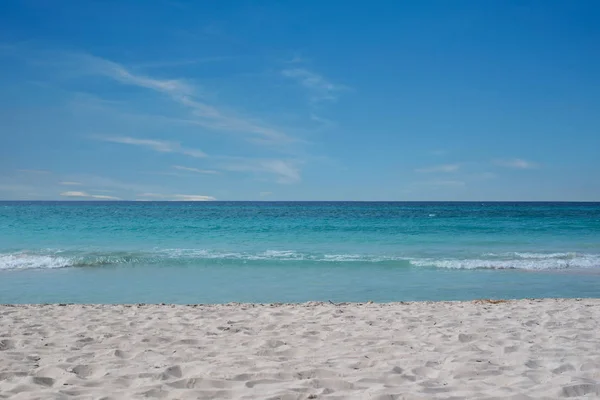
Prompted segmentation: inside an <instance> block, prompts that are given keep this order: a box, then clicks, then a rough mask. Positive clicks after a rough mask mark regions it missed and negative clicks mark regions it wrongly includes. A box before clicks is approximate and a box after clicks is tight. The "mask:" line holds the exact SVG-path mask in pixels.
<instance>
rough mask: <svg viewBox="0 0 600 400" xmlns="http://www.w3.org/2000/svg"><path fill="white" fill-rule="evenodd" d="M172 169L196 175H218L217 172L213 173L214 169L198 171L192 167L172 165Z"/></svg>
mask: <svg viewBox="0 0 600 400" xmlns="http://www.w3.org/2000/svg"><path fill="white" fill-rule="evenodd" d="M173 168H175V169H178V170H180V171H188V172H196V173H198V174H208V175H214V174H218V173H219V171H215V170H214V169H199V168H192V167H184V166H182V165H173Z"/></svg>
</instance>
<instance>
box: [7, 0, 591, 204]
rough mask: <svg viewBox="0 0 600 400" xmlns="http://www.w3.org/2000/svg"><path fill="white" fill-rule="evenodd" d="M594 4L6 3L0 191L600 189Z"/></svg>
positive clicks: (218, 195) (202, 195)
mask: <svg viewBox="0 0 600 400" xmlns="http://www.w3.org/2000/svg"><path fill="white" fill-rule="evenodd" d="M599 18H600V3H598V2H596V1H508V0H507V1H459V0H457V1H377V2H337V1H328V2H325V1H302V2H298V1H296V2H291V1H278V2H274V1H272V2H268V1H264V2H250V1H218V2H209V1H186V0H164V1H158V0H157V1H141V0H140V1H84V0H77V1H75V0H73V1H67V0H64V1H57V2H49V1H42V0H22V1H12V0H8V1H3V2H0V68H1V72H2V73H1V74H0V88H1V90H0V199H5V200H14V199H45V200H60V199H62V200H103V199H124V200H136V199H137V200H211V199H217V200H399V201H401V200H575V201H579V200H583V201H600V177H599V176H600V156H599V154H600V112H599V110H600V74H599V71H600V51H598V48H599V47H598V46H599V44H600V26H599V24H598V23H597V21H598V20H599Z"/></svg>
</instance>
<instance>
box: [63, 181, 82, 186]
mask: <svg viewBox="0 0 600 400" xmlns="http://www.w3.org/2000/svg"><path fill="white" fill-rule="evenodd" d="M58 183H59V184H60V185H65V186H79V185H81V182H74V181H63V182H58Z"/></svg>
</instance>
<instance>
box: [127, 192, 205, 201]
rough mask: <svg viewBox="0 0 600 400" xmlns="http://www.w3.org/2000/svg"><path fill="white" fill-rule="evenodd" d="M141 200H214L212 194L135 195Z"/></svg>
mask: <svg viewBox="0 0 600 400" xmlns="http://www.w3.org/2000/svg"><path fill="white" fill-rule="evenodd" d="M137 197H138V198H139V199H143V200H151V199H154V200H164V201H214V200H216V198H214V197H213V196H204V195H198V194H163V193H140V194H138V195H137Z"/></svg>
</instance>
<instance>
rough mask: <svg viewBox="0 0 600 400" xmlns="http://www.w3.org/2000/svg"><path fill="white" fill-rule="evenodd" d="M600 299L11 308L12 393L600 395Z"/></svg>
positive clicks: (1, 310) (3, 372) (7, 362)
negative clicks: (496, 302)
mask: <svg viewBox="0 0 600 400" xmlns="http://www.w3.org/2000/svg"><path fill="white" fill-rule="evenodd" d="M599 321H600V300H597V299H584V300H563V299H559V300H520V301H509V302H502V303H498V304H492V303H489V302H485V301H483V302H422V303H393V304H342V305H334V304H328V303H325V304H322V303H307V304H298V305H253V304H233V305H213V306H171V305H132V306H126V305H114V306H112V305H27V306H10V305H8V306H0V398H10V399H137V398H150V399H152V398H155V399H181V400H183V399H209V398H215V399H557V398H596V397H599V396H600V322H599Z"/></svg>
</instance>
